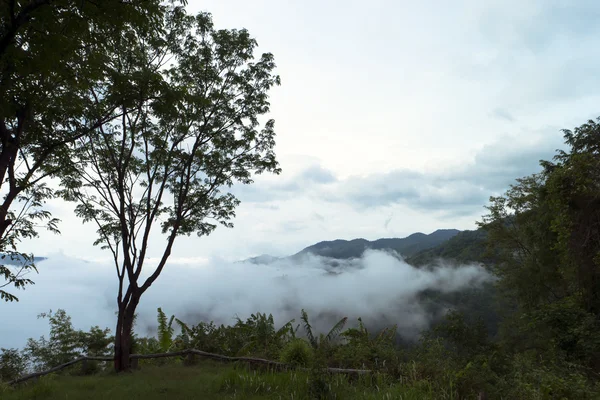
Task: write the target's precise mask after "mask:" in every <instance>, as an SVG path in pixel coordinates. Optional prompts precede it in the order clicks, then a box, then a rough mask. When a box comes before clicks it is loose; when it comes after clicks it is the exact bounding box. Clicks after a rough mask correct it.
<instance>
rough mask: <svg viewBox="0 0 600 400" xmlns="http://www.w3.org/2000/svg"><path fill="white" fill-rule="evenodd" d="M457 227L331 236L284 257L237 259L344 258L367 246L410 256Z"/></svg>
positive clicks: (442, 239) (356, 255)
mask: <svg viewBox="0 0 600 400" xmlns="http://www.w3.org/2000/svg"><path fill="white" fill-rule="evenodd" d="M460 232H461V231H460V230H458V229H438V230H435V231H434V232H432V233H430V234H425V233H422V232H415V233H413V234H411V235H408V236H406V237H404V238H379V239H376V240H373V241H369V240H367V239H364V238H355V239H351V240H345V239H334V240H325V241H321V242H317V243H315V244H313V245H310V246H308V247H305V248H304V249H302V250H300V251H299V252H297V253H295V254H293V255H291V256H287V257H274V256H271V255H268V254H262V255H259V256H257V257H251V258H247V259H245V260H242V261H239V262H247V263H251V264H271V263H273V262H276V261H278V260H285V259H290V260H298V259H300V258H302V257H305V256H307V255H316V256H321V257H327V258H332V259H339V260H347V259H352V258H359V257H361V256H362V255H363V254H364V252H365V251H366V250H388V251H389V250H391V251H395V252H397V253H398V254H400V255H401V256H403V257H411V256H413V255H415V254H417V253H419V252H421V251H424V250H427V249H431V248H434V247H436V246H438V245H440V244H442V243H443V242H445V241H447V240H449V239H451V238H452V237H454V236H456V235H458V234H459V233H460Z"/></svg>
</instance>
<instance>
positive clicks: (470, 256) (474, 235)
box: [406, 229, 494, 266]
mask: <svg viewBox="0 0 600 400" xmlns="http://www.w3.org/2000/svg"><path fill="white" fill-rule="evenodd" d="M486 250H487V249H486V233H485V231H483V230H482V229H478V230H474V231H462V232H460V233H458V234H457V235H454V236H453V237H451V238H450V239H448V240H447V241H444V242H442V243H440V244H438V245H436V246H434V247H431V248H428V249H424V250H421V251H419V252H417V253H414V254H412V255H411V256H408V257H407V259H406V261H407V262H408V263H409V264H411V265H415V266H421V265H426V264H431V263H434V262H435V261H437V260H440V259H442V260H446V261H451V262H456V263H468V262H481V263H484V264H490V263H493V262H494V259H493V256H491V255H489V254H487V251H486Z"/></svg>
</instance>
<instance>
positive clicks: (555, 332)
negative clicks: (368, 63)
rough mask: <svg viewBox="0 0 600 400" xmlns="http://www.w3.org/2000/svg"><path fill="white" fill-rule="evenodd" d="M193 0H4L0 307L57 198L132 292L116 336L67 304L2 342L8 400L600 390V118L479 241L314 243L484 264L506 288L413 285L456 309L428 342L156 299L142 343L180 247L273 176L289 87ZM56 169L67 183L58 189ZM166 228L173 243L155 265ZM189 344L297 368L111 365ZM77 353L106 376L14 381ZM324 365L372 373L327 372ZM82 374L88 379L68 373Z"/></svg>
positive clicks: (430, 300) (552, 395) (524, 187)
mask: <svg viewBox="0 0 600 400" xmlns="http://www.w3.org/2000/svg"><path fill="white" fill-rule="evenodd" d="M184 6H185V2H184V1H181V2H178V1H175V0H173V1H169V2H160V1H155V0H128V1H123V0H114V1H113V0H105V1H102V2H90V1H85V0H84V1H79V0H78V1H72V0H58V1H50V0H30V1H19V2H17V1H5V2H3V3H2V5H0V74H1V75H0V94H2V96H0V190H2V192H3V194H4V195H5V196H4V198H3V200H2V203H0V257H2V259H3V260H4V261H3V262H2V265H0V276H1V277H2V279H3V283H1V284H0V299H2V300H5V301H15V300H18V299H17V297H16V296H15V295H14V294H12V293H9V291H8V288H17V289H22V288H24V287H25V286H26V285H28V284H32V283H33V281H32V280H31V279H28V278H27V277H26V274H27V272H29V271H35V268H36V267H35V263H34V261H35V258H34V257H33V255H31V254H26V253H21V252H20V250H19V243H20V241H21V240H22V239H25V238H33V237H36V235H37V233H38V232H37V230H38V229H39V228H40V225H39V224H40V223H43V225H41V226H42V227H44V228H47V229H49V230H50V231H53V232H56V233H58V229H57V228H58V225H57V223H58V221H57V220H56V219H55V218H53V217H52V215H51V214H50V213H49V212H48V211H47V210H45V209H44V203H45V201H46V200H48V199H50V198H54V197H56V196H62V197H63V198H64V199H66V200H68V201H73V202H75V203H76V204H77V206H76V212H77V215H78V216H79V217H81V218H82V219H83V221H84V222H91V223H93V224H96V226H97V228H98V230H97V233H98V238H97V240H96V242H95V244H96V245H100V246H102V247H103V248H104V249H106V250H108V251H109V252H110V253H111V254H112V256H113V260H114V266H115V270H116V273H117V282H118V285H117V306H118V312H117V323H116V329H115V330H114V335H113V333H111V331H110V330H109V329H102V328H100V327H97V326H96V327H92V328H90V330H89V331H81V330H76V329H74V327H73V325H72V323H71V320H70V317H69V316H68V315H67V314H66V312H65V311H64V310H59V311H57V312H56V313H52V312H49V313H47V314H42V315H40V317H41V318H47V319H48V322H49V325H50V332H49V336H48V338H45V337H41V338H39V339H38V340H35V339H29V340H28V342H27V345H26V346H25V348H24V349H22V350H19V349H1V354H0V382H1V383H2V386H0V391H1V392H0V394H2V398H53V397H56V396H57V395H58V394H59V393H60V394H61V396H62V393H63V392H64V391H69V392H70V393H69V395H68V397H70V398H72V397H85V398H93V397H94V396H96V397H101V398H105V397H107V396H113V397H114V396H119V397H134V398H135V397H144V398H146V397H147V398H152V397H153V396H154V397H156V395H157V394H160V396H161V397H164V395H165V394H166V395H168V396H170V397H173V396H183V397H185V396H188V397H197V396H198V395H199V394H205V397H207V398H210V397H211V396H212V397H214V398H223V397H231V398H281V397H293V398H319V399H322V398H350V399H351V398H361V399H365V398H419V399H421V398H437V399H439V398H441V399H473V398H481V397H482V396H483V393H485V396H487V397H488V398H499V399H501V398H504V399H565V398H567V399H597V398H600V384H599V379H598V377H599V374H600V335H598V332H599V331H600V119H598V120H597V121H588V122H587V123H586V124H583V125H582V126H580V127H577V128H575V129H574V130H573V131H569V130H565V131H564V138H565V142H566V145H567V146H568V150H567V151H559V152H558V153H557V154H556V156H555V157H554V159H553V160H551V161H541V166H542V168H543V169H542V171H541V172H540V173H538V174H534V175H531V176H528V177H524V178H520V179H517V181H516V183H515V184H514V185H512V186H511V187H510V188H509V190H508V191H507V192H506V193H504V194H503V195H502V196H497V197H492V198H491V199H490V205H489V206H488V207H487V209H488V213H487V215H485V216H484V217H483V219H482V221H480V223H479V229H478V230H477V231H472V232H461V233H458V232H456V231H437V232H435V233H434V234H432V235H429V236H426V237H425V235H422V234H416V235H413V236H410V237H408V238H405V239H402V240H401V241H395V240H392V239H382V240H380V241H376V242H367V241H365V240H362V239H357V240H354V241H350V242H346V241H336V242H322V243H319V244H317V245H315V246H312V247H311V248H307V249H305V251H304V252H305V253H306V252H312V253H314V254H320V255H328V256H331V255H335V256H337V257H343V258H349V257H357V256H360V255H361V254H362V253H363V252H364V250H365V249H367V248H381V247H379V246H384V247H386V248H393V249H397V250H399V251H401V252H403V253H404V254H405V255H407V256H409V259H408V262H410V263H412V264H414V265H416V266H421V267H422V266H424V265H427V266H428V267H429V268H436V267H438V266H439V264H441V261H440V260H444V262H445V263H447V262H449V263H464V262H473V263H481V264H482V265H483V266H484V267H485V268H487V269H488V270H489V272H490V273H491V274H493V275H494V276H495V278H496V279H495V281H494V282H493V283H490V284H487V285H484V286H482V287H478V288H469V290H467V291H464V292H462V293H453V294H444V293H443V292H441V291H435V290H429V291H427V292H423V293H421V294H420V296H421V298H420V300H421V301H422V303H423V304H424V305H425V307H436V308H439V307H440V306H441V305H444V304H446V305H447V304H452V305H453V306H454V308H455V309H454V310H450V311H449V312H448V313H447V314H446V315H445V318H444V320H443V321H439V323H436V324H435V325H434V326H432V327H431V329H430V330H428V331H426V332H422V334H421V336H420V338H419V339H418V341H416V342H414V341H413V342H410V341H408V340H407V339H406V338H399V337H398V334H397V330H396V328H395V327H394V326H391V327H387V328H385V329H382V330H380V331H378V332H372V331H371V330H370V328H368V327H367V326H365V325H364V324H363V322H362V320H361V319H359V320H358V324H357V327H350V328H347V327H346V325H347V323H348V320H347V319H346V318H342V319H341V320H339V321H338V322H337V323H335V324H333V326H332V327H331V329H330V330H329V331H328V332H326V333H318V332H315V331H314V330H313V327H312V325H311V323H310V320H309V317H308V315H307V313H306V312H305V311H304V310H302V312H301V321H300V323H299V324H296V322H295V321H293V320H292V321H288V322H285V323H283V324H281V325H276V323H275V321H274V318H273V316H272V315H267V314H264V313H256V314H252V315H251V316H250V317H249V318H248V319H246V320H245V321H244V320H242V319H240V318H238V319H237V321H236V323H235V324H233V325H232V326H225V325H220V326H217V325H215V324H214V323H213V322H208V321H198V322H197V324H196V325H191V324H187V323H185V322H183V321H181V320H179V319H177V318H176V317H175V316H171V317H170V318H168V317H167V315H166V314H165V313H164V312H163V310H162V309H160V308H159V309H158V310H157V311H158V318H157V325H158V335H157V336H158V337H156V338H155V337H141V336H139V335H138V334H137V333H136V332H134V326H135V317H136V309H137V306H138V304H139V302H140V299H141V297H142V295H143V294H144V293H145V292H146V291H147V290H148V289H149V288H150V287H151V286H152V285H153V284H154V282H155V281H156V280H157V279H158V277H159V276H160V274H161V272H162V271H163V269H164V267H165V265H166V263H167V261H168V259H169V257H170V255H171V251H172V248H173V245H174V243H175V240H176V239H177V237H179V236H181V235H191V234H193V233H195V234H197V235H198V236H203V235H208V234H210V233H211V232H212V231H214V229H216V227H217V225H219V224H221V225H223V226H226V227H231V226H232V223H231V220H232V219H233V218H234V216H235V209H236V207H237V205H238V204H239V201H238V200H237V199H236V198H235V197H234V196H233V195H232V194H231V193H229V192H227V189H228V188H229V187H230V186H231V185H233V184H234V183H242V184H250V183H252V177H253V174H258V173H263V172H273V173H279V172H280V168H279V164H278V162H277V160H276V157H275V154H274V150H273V149H274V146H275V131H274V122H273V121H272V120H266V121H264V120H263V117H264V116H265V115H266V114H268V112H269V107H270V104H269V99H268V94H269V91H270V89H271V88H272V87H273V86H274V85H278V84H279V77H278V76H277V75H275V74H274V69H275V63H274V58H273V56H272V55H271V54H269V53H266V54H262V55H261V56H260V57H257V58H256V57H255V56H254V54H253V52H254V50H255V48H256V46H257V43H256V42H255V40H254V39H252V38H251V37H250V35H249V34H248V32H246V31H245V30H217V29H215V28H214V26H213V23H212V20H211V16H210V14H207V13H200V14H198V15H196V16H191V15H188V14H187V13H186V11H185V9H184ZM259 121H264V123H260V122H259ZM52 178H56V181H55V182H59V183H60V189H58V190H55V189H52V188H51V187H50V186H49V185H48V180H49V179H52ZM157 234H158V235H162V236H163V237H164V238H166V242H165V245H164V247H163V248H162V249H159V257H158V259H159V261H158V262H157V263H156V264H155V265H152V266H149V265H148V264H147V261H148V259H149V257H147V256H148V251H149V250H148V246H149V243H150V242H151V241H153V239H154V236H155V235H157ZM302 254H303V253H302V252H301V253H299V254H298V255H296V256H301V255H302ZM438 261H439V262H438ZM142 272H143V273H142ZM142 276H143V277H144V278H142ZM4 288H7V289H6V290H4ZM300 328H302V329H300ZM186 348H196V349H201V350H203V351H207V352H212V353H219V354H222V355H226V356H254V357H262V358H268V359H272V360H281V361H283V362H285V363H287V364H289V365H290V366H291V367H292V368H291V369H290V370H288V371H269V370H267V371H257V370H253V369H251V368H250V367H248V366H240V365H230V366H222V365H218V364H215V363H209V362H205V361H202V362H201V364H200V365H201V367H202V368H201V369H200V370H198V369H195V368H194V367H191V366H189V365H187V366H186V367H184V366H183V365H182V364H184V363H185V364H194V360H189V359H186V360H184V359H182V358H181V357H180V358H174V359H159V360H154V359H147V360H146V359H142V360H141V361H140V362H139V366H140V367H141V368H142V371H135V372H134V373H132V374H119V375H117V374H113V373H111V370H112V369H114V370H116V371H118V372H122V371H125V370H128V369H130V368H131V364H130V355H131V354H134V353H137V354H149V353H160V352H167V351H177V350H182V349H186ZM84 355H86V356H108V355H112V356H113V358H114V365H113V366H112V367H111V366H107V365H104V364H103V363H102V362H95V363H87V364H85V366H84V368H75V367H71V368H69V369H66V370H65V371H63V372H62V373H61V374H54V375H52V376H48V377H45V378H42V379H40V380H39V382H37V383H33V384H32V383H29V384H24V385H22V386H19V387H11V386H9V385H7V382H10V381H11V380H13V379H15V378H16V377H18V376H21V375H23V374H24V373H26V372H28V371H41V370H46V369H48V368H52V367H55V366H57V365H60V364H63V363H65V362H68V361H71V360H73V359H74V358H77V357H80V356H84ZM325 367H333V368H335V367H338V368H346V369H368V370H369V373H365V374H360V375H359V374H354V375H353V374H348V375H345V374H337V375H332V374H330V373H329V372H328V371H330V370H327V369H326V368H325ZM81 374H84V375H93V376H89V377H76V376H75V375H81ZM58 375H62V376H58ZM186 377H187V378H189V379H186ZM198 377H200V378H198Z"/></svg>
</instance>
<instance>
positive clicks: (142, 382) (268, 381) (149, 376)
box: [0, 361, 440, 400]
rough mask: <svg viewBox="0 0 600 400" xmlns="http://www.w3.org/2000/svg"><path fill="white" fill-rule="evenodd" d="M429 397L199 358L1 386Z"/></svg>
mask: <svg viewBox="0 0 600 400" xmlns="http://www.w3.org/2000/svg"><path fill="white" fill-rule="evenodd" d="M318 393H322V394H326V397H324V398H327V399H390V400H391V399H403V400H413V399H425V400H426V399H433V398H440V397H439V396H434V395H433V393H432V391H431V387H430V386H429V385H427V384H426V383H424V384H422V385H410V386H405V385H402V384H401V383H400V382H397V381H393V380H392V379H391V378H389V377H385V376H383V375H376V376H373V377H360V378H358V379H357V380H355V381H351V380H349V378H348V377H346V376H343V375H333V376H329V377H326V376H319V375H311V374H310V373H308V372H297V371H290V372H268V371H263V372H259V371H252V370H250V369H248V368H247V367H245V366H241V365H230V364H221V363H217V362H211V361H202V362H201V363H199V364H198V365H195V366H192V367H189V366H183V365H182V364H167V365H163V366H152V365H144V366H143V368H142V369H140V370H138V371H134V372H132V373H124V374H118V375H117V374H114V373H102V374H98V375H92V376H69V375H60V376H59V375H52V376H46V377H43V378H40V379H39V380H38V381H37V382H35V383H23V384H21V385H19V386H17V387H15V388H6V387H4V388H2V387H0V398H2V400H25V399H27V400H38V399H68V400H75V399H86V400H94V399H102V400H104V399H109V400H118V399H132V400H135V399H140V400H142V399H143V400H153V399H207V400H211V399H312V398H317V397H316V396H317V395H318Z"/></svg>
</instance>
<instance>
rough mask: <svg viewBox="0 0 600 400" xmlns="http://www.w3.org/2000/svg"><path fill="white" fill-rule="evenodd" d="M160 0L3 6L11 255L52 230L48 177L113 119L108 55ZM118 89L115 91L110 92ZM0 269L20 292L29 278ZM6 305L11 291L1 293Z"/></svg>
mask: <svg viewBox="0 0 600 400" xmlns="http://www.w3.org/2000/svg"><path fill="white" fill-rule="evenodd" d="M159 4H160V1H157V0H156V1H155V0H131V1H126V2H124V1H120V0H106V1H101V2H93V1H87V0H84V1H79V0H77V1H76V0H59V1H50V0H26V1H3V2H1V3H0V93H2V96H0V189H1V190H2V193H3V199H2V200H1V201H0V252H1V253H7V252H9V253H15V254H17V253H18V249H17V247H18V245H19V243H20V241H21V240H23V239H29V238H35V237H37V235H38V229H40V228H46V229H48V230H49V231H51V232H55V233H58V229H57V223H58V220H57V219H55V218H53V217H52V215H51V214H50V212H48V210H45V209H44V204H45V202H46V200H48V199H51V198H53V197H55V196H56V191H55V190H53V189H52V188H51V187H50V186H49V185H48V180H49V178H51V177H54V176H56V174H57V173H58V172H59V171H60V170H61V169H62V166H63V164H64V163H65V162H68V159H69V154H70V147H69V145H70V144H71V143H73V142H74V141H75V140H76V139H77V138H79V137H81V136H82V135H85V134H87V133H88V132H90V131H92V130H94V129H97V128H98V126H100V125H101V124H103V123H104V122H106V121H108V120H111V119H112V118H116V116H117V114H115V112H114V111H115V107H116V104H115V103H114V102H113V101H112V99H111V98H110V97H103V98H102V99H98V98H94V96H93V95H92V93H93V92H94V90H95V89H96V88H98V87H99V86H102V85H104V84H105V82H106V79H105V78H106V75H107V73H108V71H107V66H108V65H109V63H108V60H110V59H111V57H112V55H113V54H114V52H115V51H116V49H115V47H114V43H115V40H117V38H118V37H119V35H120V32H121V30H122V28H123V27H124V26H137V27H148V26H151V25H152V24H154V23H155V17H156V16H157V14H158V13H159V9H160V5H159ZM114 89H115V90H119V89H118V88H116V87H115V88H114ZM34 269H35V267H34V266H33V265H25V266H23V267H22V268H21V269H20V270H18V271H16V272H15V271H12V272H11V271H9V269H8V268H6V266H3V268H2V270H0V275H2V276H4V277H5V278H6V282H7V284H8V285H2V286H9V285H10V286H13V285H14V286H15V287H16V288H18V289H22V288H24V287H25V285H27V284H30V283H32V281H31V280H29V279H23V278H22V275H21V274H20V273H21V272H26V271H27V270H34ZM0 295H2V298H3V299H5V300H8V301H13V300H17V298H16V297H15V295H14V294H8V293H7V292H0Z"/></svg>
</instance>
